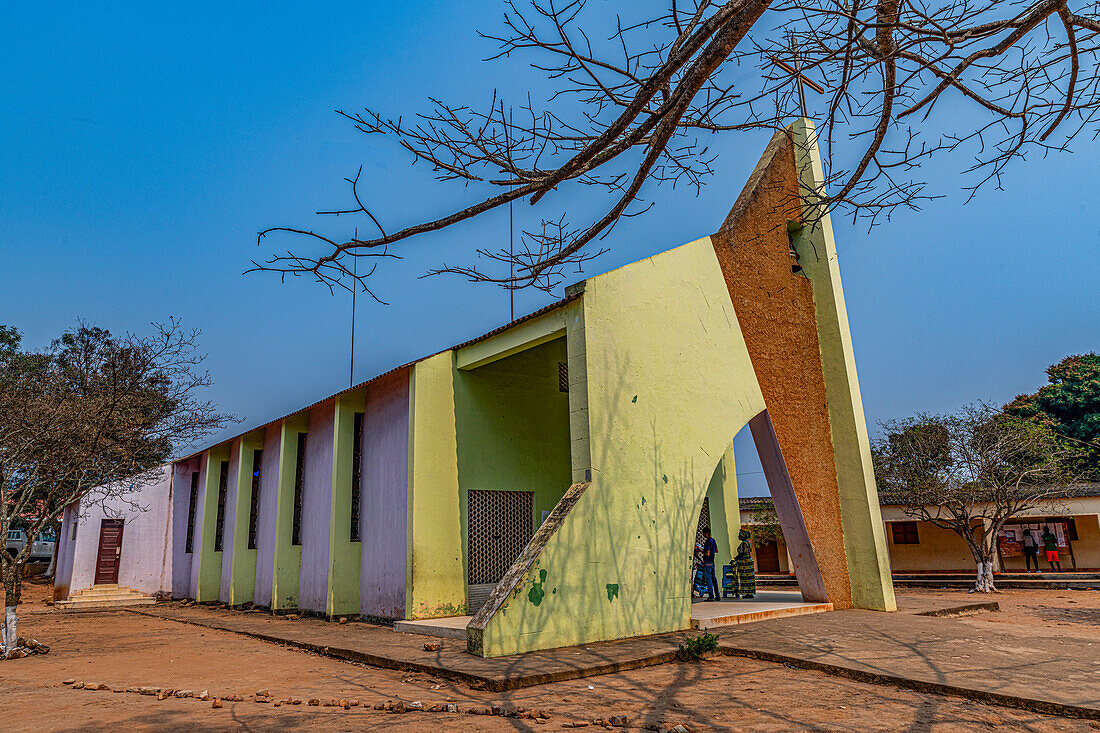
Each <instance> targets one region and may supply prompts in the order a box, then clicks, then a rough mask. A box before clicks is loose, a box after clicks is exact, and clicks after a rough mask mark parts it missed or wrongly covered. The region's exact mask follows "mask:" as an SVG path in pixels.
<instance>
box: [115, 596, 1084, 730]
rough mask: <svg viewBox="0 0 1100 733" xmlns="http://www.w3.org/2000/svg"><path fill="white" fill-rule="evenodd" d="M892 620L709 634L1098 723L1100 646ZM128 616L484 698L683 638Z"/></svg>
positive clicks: (205, 615) (916, 604) (672, 649)
mask: <svg viewBox="0 0 1100 733" xmlns="http://www.w3.org/2000/svg"><path fill="white" fill-rule="evenodd" d="M901 605H902V610H901V611H900V612H899V613H891V614H886V613H876V612H872V611H855V610H845V611H832V612H829V613H822V614H814V615H811V616H799V617H793V618H781V619H772V620H767V621H760V622H757V623H752V624H745V625H743V626H736V627H731V628H728V629H721V630H718V635H719V638H720V646H721V649H722V650H723V651H724V652H725V653H727V654H733V655H738V656H748V657H755V658H759V659H765V660H769V661H776V662H783V663H787V664H794V665H797V666H800V667H806V668H810V669H818V670H821V671H824V672H828V673H830V674H835V675H839V676H844V677H849V678H852V679H857V680H863V681H867V682H875V683H880V684H892V685H898V686H901V687H905V688H912V689H917V690H921V691H928V692H941V693H947V694H956V695H962V696H964V697H968V698H971V699H975V700H982V701H986V702H990V703H994V704H998V705H1006V706H1010V707H1017V708H1022V709H1027V710H1032V711H1035V712H1043V713H1052V714H1056V715H1068V716H1073V717H1083V718H1091V719H1097V720H1100V643H1098V644H1092V643H1089V642H1088V641H1084V640H1081V639H1072V638H1065V637H1061V636H1057V635H1054V634H1052V633H1051V632H1049V631H1047V630H1045V629H1028V630H1027V631H1026V632H1025V631H1022V630H1020V631H1011V630H985V629H979V628H977V627H975V626H974V625H973V624H967V623H965V622H962V621H959V620H957V619H954V618H942V617H935V616H928V615H919V614H926V613H928V612H929V611H937V610H943V608H944V607H946V606H947V605H950V604H944V603H942V602H940V606H939V607H938V608H937V607H936V606H935V602H933V601H929V600H928V599H913V600H912V602H910V600H909V599H904V600H903V602H902V604H901ZM130 612H131V613H141V614H145V615H151V616H157V617H160V618H166V619H173V620H177V621H182V622H185V623H194V624H198V625H201V626H207V627H211V628H218V629H224V630H227V631H233V632H237V633H243V634H247V635H250V636H253V637H256V638H259V639H263V640H266V641H272V642H276V643H283V644H287V645H290V646H295V647H298V648H303V649H308V650H310V651H315V652H318V653H321V654H325V655H327V656H331V657H336V658H340V659H349V660H352V661H357V662H362V663H365V664H370V665H374V666H378V667H384V668H390V669H404V670H410V671H418V672H425V673H428V674H434V675H438V676H441V677H447V678H451V679H459V680H462V681H465V682H467V683H469V684H471V685H472V686H474V687H477V688H481V689H487V690H491V691H501V690H508V689H517V688H520V687H528V686H531V685H538V684H544V683H547V682H555V681H560V680H567V679H577V678H580V677H589V676H595V675H599V674H607V673H611V672H617V671H625V670H629V669H637V668H639V667H645V666H650V665H654V664H662V663H665V662H669V661H672V660H673V659H675V656H676V650H677V648H678V646H679V645H680V643H681V642H682V641H683V640H684V639H685V638H686V637H687V636H688V635H690V632H681V633H676V634H663V635H660V636H651V637H642V638H636V639H626V640H622V641H614V642H602V643H599V644H589V645H586V646H580V647H569V648H566V649H553V650H548V651H542V652H534V653H530V654H523V655H516V656H511V657H500V658H496V659H484V658H482V657H475V656H473V655H470V654H467V653H466V650H465V643H464V642H461V641H458V640H449V639H444V640H442V648H441V649H440V650H438V651H431V652H429V651H425V650H424V648H423V647H424V642H425V638H424V637H423V636H416V635H411V634H400V633H396V632H394V631H393V630H392V629H390V628H388V627H383V626H374V625H370V624H365V623H348V624H336V623H332V622H328V621H322V620H319V619H299V620H288V619H285V618H281V617H272V616H270V615H268V614H263V613H243V612H240V611H222V610H214V609H210V608H199V607H189V608H180V607H178V606H176V605H175V604H165V605H160V604H158V605H157V606H156V607H154V608H149V609H144V608H143V609H134V610H132V611H130Z"/></svg>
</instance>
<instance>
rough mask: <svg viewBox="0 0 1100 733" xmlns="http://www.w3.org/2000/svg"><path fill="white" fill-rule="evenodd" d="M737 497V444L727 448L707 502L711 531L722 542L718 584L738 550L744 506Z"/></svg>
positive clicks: (713, 478)
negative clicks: (726, 566) (738, 536)
mask: <svg viewBox="0 0 1100 733" xmlns="http://www.w3.org/2000/svg"><path fill="white" fill-rule="evenodd" d="M737 499H738V497H737V467H736V463H735V462H734V457H733V443H732V442H731V443H730V444H729V447H728V448H726V452H725V454H723V456H722V460H721V461H719V462H718V466H717V468H715V469H714V475H713V476H711V478H710V483H709V484H707V503H708V504H709V506H710V532H711V536H712V537H714V541H715V542H717V543H718V555H717V556H716V557H715V569H716V571H717V575H718V584H719V587H721V584H722V566H723V565H729V564H730V562H731V561H732V559H733V551H734V550H736V549H737V543H738V542H739V541H740V540H738V539H737V532H738V530H740V529H741V507H740V506H739V504H738V500H737Z"/></svg>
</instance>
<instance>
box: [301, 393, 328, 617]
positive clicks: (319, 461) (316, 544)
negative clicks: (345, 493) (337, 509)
mask: <svg viewBox="0 0 1100 733" xmlns="http://www.w3.org/2000/svg"><path fill="white" fill-rule="evenodd" d="M335 407H336V401H335V400H329V401H327V402H325V403H323V404H321V405H319V406H317V407H315V408H313V410H311V411H310V413H309V429H308V436H307V437H306V463H305V484H304V487H303V493H302V537H301V539H302V570H301V575H300V576H299V584H298V607H299V608H301V609H305V610H308V611H317V612H323V611H325V609H326V607H327V601H328V561H329V523H330V521H331V517H330V513H331V508H332V443H333V428H334V419H335Z"/></svg>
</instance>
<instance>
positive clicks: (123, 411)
mask: <svg viewBox="0 0 1100 733" xmlns="http://www.w3.org/2000/svg"><path fill="white" fill-rule="evenodd" d="M198 335H199V334H198V331H186V330H184V329H182V328H181V327H180V324H179V323H178V322H177V321H174V320H173V321H170V322H169V323H167V324H163V325H162V324H154V331H153V333H152V334H151V335H149V336H136V335H133V334H127V335H125V336H122V337H115V336H112V335H111V334H110V333H109V332H108V331H105V330H103V329H100V328H95V327H92V326H87V325H83V324H82V325H81V326H80V328H78V329H76V330H75V331H74V332H73V333H68V334H65V335H64V336H62V338H60V339H58V340H57V341H55V342H54V343H53V344H52V345H51V347H50V348H49V349H46V350H44V351H40V352H34V351H26V350H24V349H23V348H22V346H21V343H20V342H21V339H20V334H19V333H18V331H16V330H15V329H14V328H12V327H5V326H0V537H2V536H6V535H7V531H8V529H9V528H10V527H11V526H12V524H13V522H16V521H18V522H19V523H20V524H21V525H22V528H23V529H24V530H25V531H26V534H27V538H28V541H27V542H26V544H25V545H24V547H23V549H22V550H21V551H19V552H17V553H15V554H10V553H9V552H8V551H7V550H6V549H3V550H0V569H2V571H3V582H4V595H5V607H6V608H5V619H4V625H3V646H2V656H3V657H8V656H9V655H11V654H13V653H15V654H16V655H17V656H18V652H17V647H18V644H17V639H18V636H17V628H16V623H17V617H16V613H15V611H16V608H17V607H18V605H19V602H20V595H21V591H22V575H23V567H24V565H25V564H26V562H27V559H28V556H29V553H30V550H31V545H32V541H31V540H33V538H34V537H36V536H38V534H39V533H40V532H41V531H42V530H43V528H45V527H47V526H49V525H50V524H52V523H56V522H57V519H58V518H59V517H60V515H61V512H62V511H63V510H64V509H65V507H67V506H69V505H70V504H72V503H74V502H77V501H81V500H84V499H90V500H103V499H106V498H109V497H125V496H127V495H131V494H133V493H134V492H135V491H137V490H139V489H140V488H141V487H143V486H146V485H148V484H150V483H153V482H155V481H156V480H158V479H159V477H160V472H161V469H162V465H163V464H164V463H165V461H167V460H169V459H170V458H171V457H172V456H173V454H174V453H175V452H176V451H178V450H179V449H181V448H184V447H187V446H189V445H191V444H193V443H195V442H196V441H198V440H200V439H201V438H203V437H204V436H206V435H208V434H209V433H210V432H212V431H214V430H217V429H219V428H221V427H223V426H224V425H226V424H227V422H228V421H229V420H231V419H233V418H231V417H230V416H227V415H223V414H221V413H219V412H218V411H217V410H216V409H215V408H214V406H213V404H212V403H210V402H208V401H204V400H201V399H200V398H199V394H198V393H199V392H201V391H202V389H203V388H205V387H207V386H209V385H210V376H209V374H208V373H207V372H206V371H204V370H203V369H202V368H201V366H202V362H203V360H204V359H205V356H204V355H202V354H200V353H198V352H197V350H196V339H197V337H198Z"/></svg>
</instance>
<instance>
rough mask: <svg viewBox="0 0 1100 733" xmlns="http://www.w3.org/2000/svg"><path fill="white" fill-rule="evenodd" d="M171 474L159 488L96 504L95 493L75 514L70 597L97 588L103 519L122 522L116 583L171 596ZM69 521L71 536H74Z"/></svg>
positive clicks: (150, 592)
mask: <svg viewBox="0 0 1100 733" xmlns="http://www.w3.org/2000/svg"><path fill="white" fill-rule="evenodd" d="M172 498H173V481H172V473H171V471H170V470H168V468H165V470H164V471H163V474H162V476H161V478H160V480H159V481H157V483H155V484H152V485H149V486H145V487H142V488H141V489H139V490H136V491H133V492H129V493H127V494H126V495H124V496H122V497H113V498H98V497H97V496H96V494H95V492H93V493H92V494H91V495H90V496H89V497H87V498H85V500H84V501H83V502H82V505H81V506H80V508H79V509H78V510H76V511H74V512H73V516H74V517H75V519H76V522H77V534H76V537H77V538H76V542H75V543H74V542H70V543H68V544H69V545H70V546H71V558H72V559H71V571H70V572H71V574H70V575H69V576H68V577H69V593H72V592H74V591H78V590H81V589H84V588H89V587H91V586H92V585H94V584H95V570H96V556H97V554H98V550H99V530H100V525H101V523H102V521H103V520H104V519H123V520H124V522H125V523H124V524H123V529H122V552H121V555H120V557H119V570H118V583H119V585H124V586H129V587H131V588H133V589H134V590H138V591H141V592H142V593H148V594H149V595H162V596H167V595H170V594H171V592H172V577H171V576H172V568H171V562H170V560H171V557H172V541H171V531H170V530H171V523H170V521H169V520H170V516H171V505H172ZM71 521H72V519H70V525H69V532H70V535H69V536H71V532H72V528H71Z"/></svg>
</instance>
